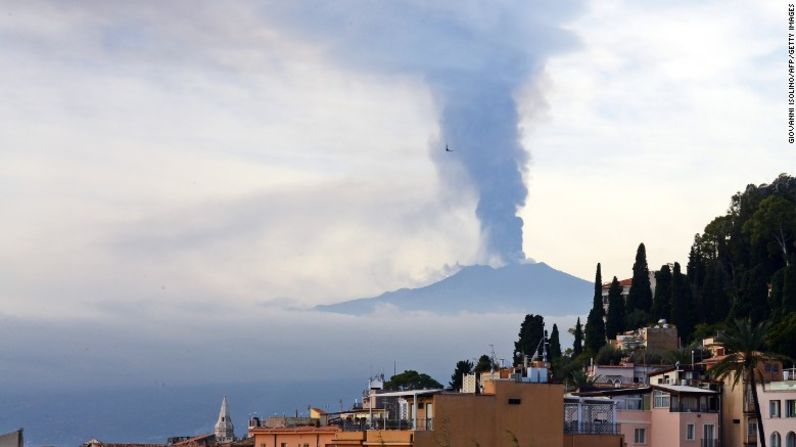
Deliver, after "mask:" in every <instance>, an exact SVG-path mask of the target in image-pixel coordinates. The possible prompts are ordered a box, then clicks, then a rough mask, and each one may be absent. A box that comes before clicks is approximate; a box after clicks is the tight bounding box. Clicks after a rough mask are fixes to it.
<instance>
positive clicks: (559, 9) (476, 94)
mask: <svg viewBox="0 0 796 447" xmlns="http://www.w3.org/2000/svg"><path fill="white" fill-rule="evenodd" d="M281 3H282V4H281V5H280V4H275V5H273V8H272V9H270V10H269V11H268V14H269V15H271V14H274V13H276V14H277V15H279V16H280V17H279V18H280V19H281V20H280V21H279V22H280V23H283V24H284V23H289V24H290V25H291V30H292V31H296V30H297V31H299V32H300V33H301V34H303V35H310V36H312V37H315V38H317V41H318V42H319V44H320V45H321V46H322V47H324V48H325V49H328V50H329V51H331V52H332V54H333V56H334V57H335V58H337V59H339V60H340V61H341V62H342V63H344V64H346V65H347V66H351V67H354V68H359V69H364V70H371V71H380V72H386V73H388V74H398V75H410V76H412V75H415V76H420V77H422V79H423V80H424V81H425V83H426V84H427V85H428V87H429V88H430V89H431V92H432V95H433V98H434V101H435V104H436V106H437V108H438V110H439V124H440V138H441V141H438V142H436V143H435V144H433V145H432V147H431V148H430V150H431V153H432V158H433V160H434V162H435V163H436V166H437V168H438V171H439V173H440V175H441V177H442V178H443V180H444V182H445V183H446V185H447V186H449V187H451V188H456V187H457V186H461V185H463V184H466V185H469V186H470V187H471V188H472V189H473V190H474V191H475V193H476V194H477V198H478V204H477V207H476V215H477V217H478V219H479V221H480V224H481V233H482V237H481V240H482V247H481V257H482V259H481V261H487V262H490V261H497V262H499V263H500V262H518V261H522V260H523V259H525V254H524V252H523V247H522V237H523V234H522V227H523V221H522V219H521V218H520V217H518V216H517V211H518V209H519V208H521V207H522V206H524V205H525V200H526V197H527V195H528V190H527V187H526V185H525V182H524V179H523V174H524V170H525V167H526V165H527V162H528V159H529V153H528V151H527V150H526V148H523V147H522V145H521V144H520V141H519V137H520V135H519V130H518V113H517V103H516V100H515V95H516V93H517V91H518V89H520V88H521V87H522V86H523V85H525V84H526V83H528V82H532V81H533V79H534V77H535V76H536V75H537V74H538V73H539V71H540V70H541V69H542V68H543V63H544V60H545V59H546V58H547V57H549V56H550V55H551V54H554V53H556V52H559V51H562V50H563V49H565V48H566V47H568V46H570V44H571V43H572V42H573V38H572V37H571V36H570V34H569V33H567V32H566V31H564V30H563V29H562V28H561V24H562V23H563V22H564V21H565V20H567V19H568V18H569V16H570V15H571V14H572V13H573V12H575V11H577V10H578V5H577V4H575V3H574V2H571V1H528V0H522V1H502V2H487V1H456V2H449V3H447V4H446V5H444V6H442V5H438V4H435V2H422V1H408V2H374V1H366V0H362V1H359V0H350V1H336V2H323V1H318V2H311V3H303V4H301V5H297V4H296V3H295V2H281ZM285 4H287V5H288V6H285ZM385 107H389V104H385ZM445 145H448V146H449V147H450V148H451V149H453V152H445V151H444V147H445Z"/></svg>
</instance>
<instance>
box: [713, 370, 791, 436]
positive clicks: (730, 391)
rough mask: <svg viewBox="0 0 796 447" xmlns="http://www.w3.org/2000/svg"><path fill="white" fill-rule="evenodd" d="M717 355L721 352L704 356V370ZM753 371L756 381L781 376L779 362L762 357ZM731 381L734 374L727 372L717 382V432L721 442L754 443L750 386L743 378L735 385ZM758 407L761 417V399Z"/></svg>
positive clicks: (768, 380)
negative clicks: (719, 396)
mask: <svg viewBox="0 0 796 447" xmlns="http://www.w3.org/2000/svg"><path fill="white" fill-rule="evenodd" d="M721 358H722V356H716V357H712V358H710V359H707V360H705V363H706V364H707V366H708V370H709V368H710V366H711V365H712V364H713V363H715V362H718V361H719V360H721ZM756 374H757V377H758V378H759V379H760V380H759V381H760V383H767V382H777V381H781V380H782V378H783V371H782V363H780V362H779V361H775V360H771V361H765V362H763V363H762V364H761V365H760V366H759V367H758V369H757V371H756ZM734 382H735V376H734V375H733V374H731V375H729V376H728V377H726V378H725V379H724V381H723V383H722V386H721V389H722V412H721V414H722V421H721V436H722V439H723V442H724V445H725V446H743V447H750V446H756V445H758V442H759V441H758V439H757V438H758V434H757V418H756V417H755V413H754V401H753V399H752V390H751V387H750V385H749V383H748V382H747V381H746V380H745V379H743V378H742V379H740V380H738V383H737V385H736V384H734ZM758 398H761V396H758ZM761 402H762V401H761ZM760 411H761V413H762V414H763V416H764V417H765V415H766V411H767V408H764V407H763V404H762V403H761V406H760ZM763 428H765V424H763Z"/></svg>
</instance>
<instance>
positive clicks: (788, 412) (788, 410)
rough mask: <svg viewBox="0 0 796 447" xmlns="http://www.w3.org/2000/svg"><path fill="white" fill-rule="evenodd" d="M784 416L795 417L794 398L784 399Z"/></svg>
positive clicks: (795, 401) (795, 402) (795, 406)
mask: <svg viewBox="0 0 796 447" xmlns="http://www.w3.org/2000/svg"><path fill="white" fill-rule="evenodd" d="M785 417H787V418H796V400H793V399H791V400H786V401H785Z"/></svg>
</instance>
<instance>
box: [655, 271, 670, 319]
mask: <svg viewBox="0 0 796 447" xmlns="http://www.w3.org/2000/svg"><path fill="white" fill-rule="evenodd" d="M671 299H672V270H671V269H670V268H669V264H664V265H662V266H661V269H660V270H658V271H657V272H655V298H654V299H653V300H652V321H658V320H660V319H665V320H671V318H672V315H671V314H672V303H671Z"/></svg>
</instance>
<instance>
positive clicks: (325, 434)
mask: <svg viewBox="0 0 796 447" xmlns="http://www.w3.org/2000/svg"><path fill="white" fill-rule="evenodd" d="M339 431H340V429H339V428H338V427H333V426H330V427H312V426H306V427H283V428H264V427H257V428H252V429H250V430H249V436H251V437H253V438H254V447H332V446H336V445H337V444H336V443H335V442H334V438H335V434H336V433H337V432H339Z"/></svg>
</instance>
